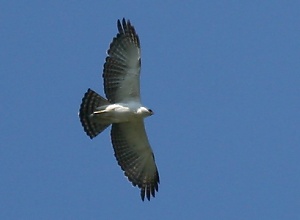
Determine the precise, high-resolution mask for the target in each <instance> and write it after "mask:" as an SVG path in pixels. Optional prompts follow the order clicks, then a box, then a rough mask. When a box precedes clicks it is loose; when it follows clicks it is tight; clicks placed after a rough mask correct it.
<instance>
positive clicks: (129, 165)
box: [111, 119, 159, 200]
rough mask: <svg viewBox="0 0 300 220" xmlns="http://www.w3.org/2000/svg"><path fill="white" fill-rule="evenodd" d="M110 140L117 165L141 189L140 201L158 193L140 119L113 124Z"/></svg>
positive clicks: (145, 136) (151, 160)
mask: <svg viewBox="0 0 300 220" xmlns="http://www.w3.org/2000/svg"><path fill="white" fill-rule="evenodd" d="M111 139H112V144H113V147H114V151H115V156H116V159H117V161H118V164H119V165H120V166H121V168H122V170H123V171H124V173H125V175H126V176H127V177H128V179H129V181H131V182H132V184H133V185H134V186H138V187H139V188H140V189H141V197H142V200H144V199H145V195H146V196H147V199H148V200H150V196H151V195H152V196H153V197H155V191H158V183H159V174H158V171H157V167H156V164H155V160H154V155H153V152H152V149H151V147H150V144H149V141H148V138H147V135H146V131H145V127H144V122H143V120H142V119H141V120H140V119H138V120H135V121H132V122H126V123H120V124H113V125H112V129H111Z"/></svg>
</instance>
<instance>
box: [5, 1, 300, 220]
mask: <svg viewBox="0 0 300 220" xmlns="http://www.w3.org/2000/svg"><path fill="white" fill-rule="evenodd" d="M299 8H300V3H299V1H247V2H246V1H186V2H185V3H182V2H181V1H180V2H179V1H178V2H177V3H176V1H164V3H162V2H160V1H151V2H141V1H126V2H125V1H110V3H104V1H86V2H83V1H34V0H32V1H4V2H1V3H0V41H1V44H0V58H1V65H0V73H1V81H0V85H1V90H2V92H1V94H0V98H1V103H2V104H1V107H0V117H1V123H0V129H1V135H0V138H1V147H0V151H1V152H0V175H1V181H0V210H1V211H0V219H209V220H214V219H216V220H219V219H231V220H234V219H237V220H241V219H249V220H250V219H251V220H253V219H264V220H265V219H272V220H274V219H300V209H299V204H300V160H299V155H300V135H299V125H300V98H299V97H300V74H299V73H300V62H299V57H300V41H299V39H300V27H299V24H300V16H299ZM123 17H126V18H129V19H130V20H131V22H132V24H133V25H134V26H135V28H136V31H137V32H138V34H139V37H140V40H141V45H142V75H141V90H142V101H143V103H144V104H145V105H146V106H148V107H150V108H151V109H153V110H154V112H155V115H153V116H152V117H150V118H147V119H146V129H147V133H148V137H149V139H150V143H151V145H152V148H153V150H154V153H155V158H156V162H157V166H158V169H159V173H160V179H161V184H160V186H159V192H158V193H157V196H156V198H155V199H153V200H151V201H150V202H148V201H145V202H142V201H141V200H140V197H139V190H138V189H137V188H134V187H132V186H131V184H130V183H129V182H128V181H127V180H126V178H125V177H124V176H123V174H122V171H121V169H120V167H119V166H118V165H117V162H116V161H115V158H114V155H113V149H112V146H111V143H110V136H109V129H108V130H107V131H105V132H104V133H102V134H101V135H100V136H99V137H97V138H95V139H94V140H90V139H89V138H88V137H87V136H86V135H85V133H84V132H83V129H82V127H81V124H80V122H79V119H78V109H79V105H80V103H81V98H82V96H83V94H84V93H85V91H86V90H87V89H88V88H92V89H94V90H95V91H97V92H99V93H100V94H103V81H102V77H101V74H102V67H103V62H104V59H105V56H106V50H107V49H108V46H109V43H110V42H111V40H112V38H113V37H114V36H115V34H116V32H117V28H116V21H117V19H119V18H123Z"/></svg>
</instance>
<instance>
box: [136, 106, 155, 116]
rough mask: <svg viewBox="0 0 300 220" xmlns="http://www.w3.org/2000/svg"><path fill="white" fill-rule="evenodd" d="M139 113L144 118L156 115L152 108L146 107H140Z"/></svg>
mask: <svg viewBox="0 0 300 220" xmlns="http://www.w3.org/2000/svg"><path fill="white" fill-rule="evenodd" d="M137 113H138V114H141V115H143V116H144V117H148V116H151V115H153V114H154V112H153V111H152V110H151V109H150V108H146V107H140V108H139V109H138V110H137Z"/></svg>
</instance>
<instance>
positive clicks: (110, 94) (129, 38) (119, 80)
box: [103, 18, 141, 103]
mask: <svg viewBox="0 0 300 220" xmlns="http://www.w3.org/2000/svg"><path fill="white" fill-rule="evenodd" d="M117 26H118V31H119V33H118V34H117V36H116V37H114V39H113V41H112V43H111V44H110V48H109V50H108V51H107V57H106V60H105V63H104V70H103V78H104V91H105V94H106V98H107V99H108V100H109V102H111V103H116V102H130V101H135V102H140V69H141V49H140V41H139V37H138V35H137V34H136V32H135V29H134V27H133V26H132V25H131V24H130V21H129V20H127V22H126V20H125V19H124V18H123V20H122V23H121V21H120V20H118V22H117Z"/></svg>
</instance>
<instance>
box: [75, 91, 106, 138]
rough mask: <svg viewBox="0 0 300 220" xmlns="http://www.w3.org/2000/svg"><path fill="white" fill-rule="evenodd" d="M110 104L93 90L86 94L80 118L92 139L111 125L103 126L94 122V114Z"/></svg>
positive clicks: (81, 106)
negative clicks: (101, 107)
mask: <svg viewBox="0 0 300 220" xmlns="http://www.w3.org/2000/svg"><path fill="white" fill-rule="evenodd" d="M109 104H110V103H109V102H108V101H107V100H106V99H105V98H103V97H101V96H100V95H98V94H97V93H96V92H94V91H93V90H91V89H88V91H87V92H86V93H85V94H84V97H83V98H82V103H81V105H80V110H79V118H80V121H81V124H82V126H83V128H84V131H85V133H86V134H87V135H88V136H89V137H90V138H91V139H92V138H94V137H96V136H97V135H98V134H100V133H101V132H102V131H104V130H105V129H106V128H107V127H108V126H109V125H110V124H101V122H100V123H99V121H97V120H93V115H92V114H93V113H94V112H95V111H96V110H97V109H96V108H97V107H100V106H103V105H109Z"/></svg>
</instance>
